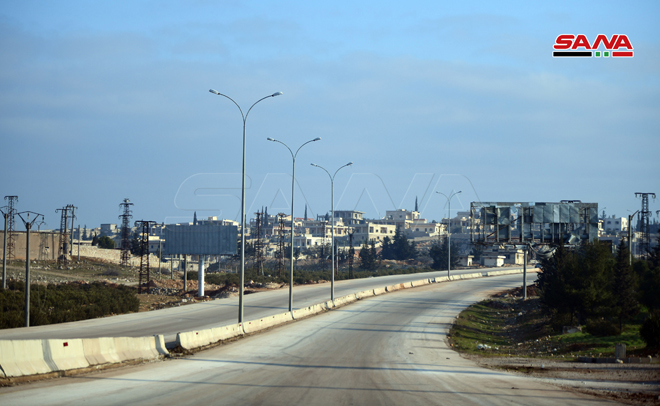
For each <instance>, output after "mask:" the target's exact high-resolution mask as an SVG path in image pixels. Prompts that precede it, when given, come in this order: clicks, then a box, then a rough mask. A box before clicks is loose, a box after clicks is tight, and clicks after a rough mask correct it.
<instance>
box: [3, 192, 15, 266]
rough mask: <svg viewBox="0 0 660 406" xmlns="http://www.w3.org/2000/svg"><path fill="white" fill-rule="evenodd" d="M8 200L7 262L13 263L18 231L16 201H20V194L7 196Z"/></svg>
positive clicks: (6, 229) (6, 228)
mask: <svg viewBox="0 0 660 406" xmlns="http://www.w3.org/2000/svg"><path fill="white" fill-rule="evenodd" d="M5 200H7V214H8V216H9V217H8V218H7V226H6V227H5V235H6V236H7V250H6V251H7V254H6V257H7V262H9V263H10V264H11V261H13V260H14V257H15V255H14V248H15V247H16V241H15V239H16V236H15V235H14V232H15V231H16V225H15V217H16V203H18V196H5Z"/></svg>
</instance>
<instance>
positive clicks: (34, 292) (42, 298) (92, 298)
mask: <svg viewBox="0 0 660 406" xmlns="http://www.w3.org/2000/svg"><path fill="white" fill-rule="evenodd" d="M24 301H25V294H24V288H23V283H19V282H14V281H11V282H10V283H9V284H8V289H4V290H0V328H15V327H23V325H24V318H25V316H24V315H25V313H24V307H23V306H24ZM139 306H140V300H139V299H138V298H137V295H136V291H135V289H132V288H129V287H127V286H106V285H103V284H101V283H92V284H78V283H71V284H64V285H47V286H43V285H36V284H35V285H32V286H31V289H30V325H31V326H39V325H45V324H55V323H65V322H69V321H78V320H86V319H92V318H96V317H103V316H107V315H109V314H122V313H128V312H136V311H138V309H139Z"/></svg>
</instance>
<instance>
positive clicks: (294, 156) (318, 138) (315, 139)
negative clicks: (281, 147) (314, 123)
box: [287, 137, 321, 161]
mask: <svg viewBox="0 0 660 406" xmlns="http://www.w3.org/2000/svg"><path fill="white" fill-rule="evenodd" d="M320 140H321V137H317V138H314V139H313V140H309V141H307V142H306V143H304V144H302V145H301V146H299V147H298V149H297V150H296V154H295V155H293V153H292V155H293V160H294V161H295V159H296V157H297V156H298V151H300V149H301V148H302V147H304V146H305V145H307V144H309V143H310V142H314V141H320ZM287 148H288V147H287ZM289 151H291V150H289Z"/></svg>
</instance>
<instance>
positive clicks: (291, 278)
mask: <svg viewBox="0 0 660 406" xmlns="http://www.w3.org/2000/svg"><path fill="white" fill-rule="evenodd" d="M267 140H268V141H273V142H279V143H280V144H282V145H284V146H285V147H286V149H288V150H289V152H290V153H291V158H292V159H293V169H292V172H291V258H290V259H291V269H290V270H289V311H290V312H292V311H293V234H294V218H293V202H294V195H295V193H294V192H295V191H296V157H297V156H298V151H300V149H301V148H302V147H304V146H305V145H307V144H309V143H310V142H314V141H320V140H321V137H316V138H314V139H313V140H309V141H307V142H306V143H304V144H302V145H301V146H300V147H298V149H297V150H296V153H295V154H294V153H293V151H292V150H291V148H289V146H288V145H286V144H285V143H283V142H282V141H279V140H276V139H274V138H267Z"/></svg>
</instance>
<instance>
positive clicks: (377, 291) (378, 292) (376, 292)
mask: <svg viewBox="0 0 660 406" xmlns="http://www.w3.org/2000/svg"><path fill="white" fill-rule="evenodd" d="M385 293H387V288H376V289H374V296H378V295H383V294H385Z"/></svg>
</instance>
